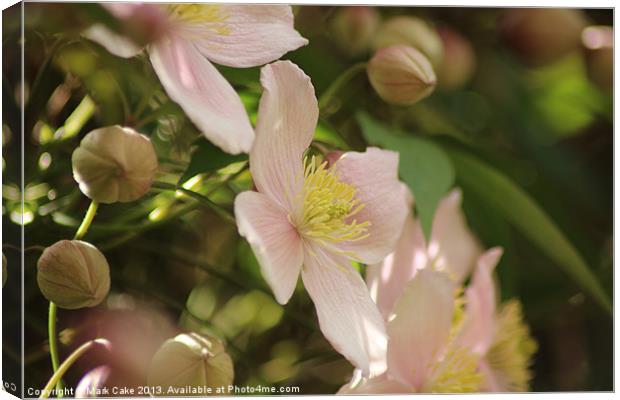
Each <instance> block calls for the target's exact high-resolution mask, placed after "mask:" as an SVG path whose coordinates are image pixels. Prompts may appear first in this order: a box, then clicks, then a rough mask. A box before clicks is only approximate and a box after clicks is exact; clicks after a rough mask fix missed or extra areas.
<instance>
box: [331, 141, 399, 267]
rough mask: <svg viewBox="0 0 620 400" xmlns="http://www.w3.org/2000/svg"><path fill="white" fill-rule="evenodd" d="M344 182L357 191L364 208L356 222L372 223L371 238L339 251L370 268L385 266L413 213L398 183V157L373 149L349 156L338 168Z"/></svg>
mask: <svg viewBox="0 0 620 400" xmlns="http://www.w3.org/2000/svg"><path fill="white" fill-rule="evenodd" d="M332 168H335V170H336V171H337V174H338V176H339V177H340V179H341V180H342V181H343V182H346V183H349V184H351V185H353V186H354V187H355V188H356V196H357V198H358V199H359V200H360V201H361V203H362V204H364V208H363V209H362V211H360V212H359V213H358V214H357V215H355V216H354V217H353V218H354V219H356V220H357V221H358V222H363V221H370V224H371V225H370V227H369V229H368V234H369V235H368V237H366V238H365V239H362V240H357V241H354V242H344V243H341V244H340V245H339V246H338V247H339V248H340V249H341V250H343V251H346V252H349V253H352V255H353V257H354V258H355V259H357V260H358V261H361V262H363V263H366V264H375V263H379V262H381V261H382V260H383V259H384V258H385V257H386V256H387V255H388V254H390V253H391V252H392V251H393V250H394V246H395V245H396V242H397V241H398V238H399V237H400V234H401V232H402V230H403V226H404V223H405V219H406V218H407V214H408V213H409V207H408V206H407V201H406V196H405V190H406V188H405V186H404V185H403V184H402V183H401V182H399V180H398V153H396V152H393V151H389V150H381V149H378V148H376V147H369V148H368V149H366V151H365V152H364V153H358V152H347V153H344V154H343V155H342V157H340V159H339V160H338V161H336V163H335V165H334V167H332Z"/></svg>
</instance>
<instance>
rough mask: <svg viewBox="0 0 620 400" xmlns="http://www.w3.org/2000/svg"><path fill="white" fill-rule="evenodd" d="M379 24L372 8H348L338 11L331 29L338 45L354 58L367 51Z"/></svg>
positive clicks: (376, 14)
mask: <svg viewBox="0 0 620 400" xmlns="http://www.w3.org/2000/svg"><path fill="white" fill-rule="evenodd" d="M379 22H380V17H379V13H378V12H377V10H375V8H374V7H368V6H350V7H343V8H340V9H339V10H338V12H337V14H336V15H335V16H334V19H333V20H332V25H331V28H332V32H333V34H334V38H335V39H336V41H337V43H338V45H339V46H340V47H341V48H342V49H343V50H344V51H346V52H347V53H349V54H350V55H352V56H354V55H357V54H360V53H362V52H364V51H365V50H367V49H368V47H369V46H370V40H371V39H372V37H373V35H374V34H375V32H376V31H377V28H378V27H379Z"/></svg>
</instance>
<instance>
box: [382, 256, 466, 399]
mask: <svg viewBox="0 0 620 400" xmlns="http://www.w3.org/2000/svg"><path fill="white" fill-rule="evenodd" d="M453 312H454V284H453V282H452V280H451V279H450V278H449V277H448V275H447V274H446V273H444V272H439V271H434V270H432V269H429V268H425V269H422V270H419V271H418V272H417V274H416V276H415V278H413V280H412V281H411V282H410V283H409V284H408V285H407V287H406V288H405V290H404V292H403V294H402V295H401V297H400V298H399V299H398V300H397V302H396V305H395V306H394V316H393V319H392V320H391V321H390V322H389V323H388V327H387V331H388V336H389V344H388V352H387V363H388V371H389V373H390V375H391V376H393V377H394V378H395V379H398V380H400V381H401V382H403V383H407V384H409V385H412V386H413V387H415V388H416V389H418V390H419V389H420V388H422V386H423V384H424V383H425V380H426V379H427V378H428V375H429V372H430V371H429V368H430V367H431V366H432V363H433V362H434V361H436V360H438V357H439V356H441V353H442V352H443V351H444V349H445V346H446V345H447V343H448V337H449V334H450V327H451V324H452V314H453Z"/></svg>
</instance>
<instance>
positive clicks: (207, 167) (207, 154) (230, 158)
mask: <svg viewBox="0 0 620 400" xmlns="http://www.w3.org/2000/svg"><path fill="white" fill-rule="evenodd" d="M196 144H197V145H198V146H197V148H196V150H195V151H194V154H192V159H191V161H190V162H189V166H188V167H187V170H185V173H184V174H183V176H182V177H181V179H179V184H182V183H183V182H185V181H186V180H188V179H189V178H191V177H192V176H195V175H197V174H202V173H205V172H211V171H216V170H218V169H220V168H224V167H225V166H227V165H229V164H231V163H234V162H239V161H244V160H247V158H248V156H247V154H237V155H233V154H228V153H224V152H223V151H222V150H220V149H219V148H218V147H215V145H214V144H212V143H211V142H209V141H208V140H206V139H203V138H201V139H199V140H198V141H197V143H196Z"/></svg>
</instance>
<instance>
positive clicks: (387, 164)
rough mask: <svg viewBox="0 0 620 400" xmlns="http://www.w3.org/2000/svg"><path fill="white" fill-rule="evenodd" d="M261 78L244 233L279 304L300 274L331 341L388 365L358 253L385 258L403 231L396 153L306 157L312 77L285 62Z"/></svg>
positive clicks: (360, 363)
mask: <svg viewBox="0 0 620 400" xmlns="http://www.w3.org/2000/svg"><path fill="white" fill-rule="evenodd" d="M261 83H262V86H263V88H264V92H263V96H262V98H261V101H260V105H259V110H258V121H257V125H256V140H255V141H254V146H253V147H252V150H251V152H250V170H251V173H252V176H253V179H254V183H255V185H256V188H257V190H258V191H257V192H254V191H247V192H243V193H240V194H239V195H238V196H237V198H236V199H235V216H236V219H237V225H238V228H239V232H240V234H241V235H242V236H244V237H245V238H246V239H247V240H248V242H249V243H250V245H251V246H252V249H253V251H254V253H255V254H256V257H257V259H258V261H259V263H260V266H261V270H262V274H263V276H264V277H265V280H266V281H267V283H268V284H269V286H270V287H271V289H272V290H273V292H274V295H275V297H276V299H277V301H278V302H279V303H281V304H285V303H287V302H288V300H289V299H290V298H291V296H292V294H293V291H294V290H295V286H296V283H297V280H298V278H299V275H300V274H301V278H302V280H303V283H304V286H305V288H306V290H307V292H308V294H309V295H310V297H311V298H312V300H313V302H314V304H315V306H316V310H317V315H318V319H319V325H320V328H321V331H322V332H323V334H324V335H325V337H326V338H327V339H328V340H329V342H330V343H331V344H332V345H333V346H334V348H335V349H336V350H337V351H338V352H340V353H341V354H343V355H344V356H345V357H346V358H347V359H348V360H349V361H351V363H353V364H354V365H355V366H356V367H358V368H359V369H360V370H362V371H363V372H364V374H367V375H373V374H378V373H381V372H382V371H383V370H384V369H385V349H386V336H385V325H384V321H383V319H382V317H381V314H380V313H379V311H378V309H377V307H376V305H375V304H374V302H373V301H372V299H371V298H370V295H369V293H368V290H367V288H366V286H365V284H364V281H363V280H362V278H361V276H360V274H359V273H358V272H357V271H356V270H355V268H354V267H353V266H352V265H351V262H350V261H351V260H355V261H359V262H363V263H376V262H379V261H381V260H382V259H383V258H384V257H385V256H386V255H387V254H388V253H389V252H390V251H392V249H393V246H394V244H395V243H396V240H397V239H398V237H399V235H400V231H401V229H402V226H403V223H404V221H405V218H406V216H407V204H406V202H405V198H404V188H403V185H402V184H401V183H400V182H399V181H398V176H397V175H398V172H397V169H398V154H397V153H395V152H391V151H385V150H380V149H377V148H368V149H367V150H366V151H365V152H364V153H358V152H348V153H344V154H342V155H340V157H338V158H337V159H336V160H335V162H333V163H331V162H330V163H329V165H328V162H327V161H324V162H320V161H319V160H318V158H316V157H308V156H306V157H304V152H305V151H306V149H307V148H308V146H309V145H310V143H311V141H312V138H313V135H314V131H315V128H316V124H317V119H318V114H319V110H318V105H317V100H316V97H315V94H314V88H313V86H312V84H311V82H310V78H308V76H306V75H305V74H304V72H303V71H302V70H301V69H299V68H298V67H297V66H296V65H294V64H292V63H291V62H287V61H280V62H276V63H273V64H270V65H267V66H265V67H264V68H263V69H262V71H261ZM330 160H331V158H330Z"/></svg>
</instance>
